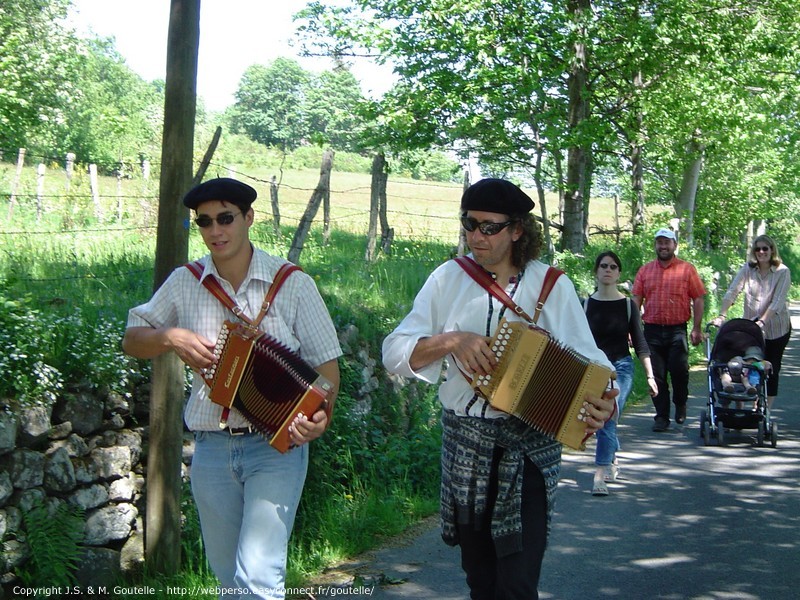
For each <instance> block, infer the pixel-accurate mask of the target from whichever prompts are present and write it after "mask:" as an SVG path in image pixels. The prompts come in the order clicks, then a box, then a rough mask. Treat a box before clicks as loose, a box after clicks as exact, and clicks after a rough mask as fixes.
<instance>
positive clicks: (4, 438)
mask: <svg viewBox="0 0 800 600" xmlns="http://www.w3.org/2000/svg"><path fill="white" fill-rule="evenodd" d="M142 392H143V394H142V395H140V398H139V401H138V402H137V401H136V399H133V400H128V399H126V398H123V397H122V396H120V395H118V394H115V393H113V392H100V393H98V392H92V391H91V390H89V389H75V390H72V391H71V392H69V393H67V394H65V395H64V396H63V397H62V398H61V399H60V400H59V401H58V402H57V403H56V404H55V406H53V407H52V408H51V409H45V408H41V407H35V408H29V409H25V410H17V411H11V410H8V409H6V410H2V409H0V542H2V550H3V551H2V553H0V582H1V583H2V586H3V589H4V590H5V591H6V592H9V590H12V589H13V586H14V584H15V583H17V584H18V583H19V577H18V573H19V570H20V569H24V568H25V565H26V562H27V561H28V560H29V559H30V553H31V552H30V547H29V544H28V541H27V536H26V532H25V528H24V526H23V515H24V513H25V512H26V511H29V510H31V508H33V507H34V506H36V505H37V504H39V503H42V502H44V503H46V504H47V505H48V506H49V507H50V508H51V509H52V508H54V507H55V506H56V505H58V504H60V503H68V504H70V505H74V506H76V507H80V508H81V509H83V511H84V512H83V514H84V515H85V522H84V525H83V542H82V543H83V547H84V548H83V552H82V559H81V565H80V569H79V571H78V574H77V576H78V580H79V583H80V584H82V585H89V584H92V583H93V584H95V585H97V583H98V580H102V582H104V583H105V582H110V583H111V584H112V585H113V584H114V583H116V582H117V581H118V578H119V577H120V576H121V575H123V574H125V573H130V572H133V571H136V570H137V569H139V568H140V567H141V566H142V565H143V562H144V543H143V533H144V525H143V523H144V520H143V514H144V482H145V479H144V465H143V463H142V459H143V457H144V455H145V450H144V446H145V443H146V435H147V428H146V424H147V399H146V390H142ZM142 396H144V397H142ZM6 596H7V597H11V594H10V593H8V594H6ZM0 597H2V591H0Z"/></svg>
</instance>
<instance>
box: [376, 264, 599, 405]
mask: <svg viewBox="0 0 800 600" xmlns="http://www.w3.org/2000/svg"><path fill="white" fill-rule="evenodd" d="M547 268H548V267H547V265H545V264H544V263H542V262H539V261H535V260H534V261H530V262H529V263H528V264H527V265H526V266H525V272H524V274H523V276H522V279H521V281H520V284H519V287H518V289H517V290H516V292H515V293H514V296H513V300H514V302H516V303H517V304H518V305H519V306H520V307H521V308H522V309H523V310H524V311H525V312H526V313H528V314H529V315H532V314H533V312H534V309H535V307H536V300H537V299H538V297H539V293H540V291H541V289H542V283H543V282H544V277H545V274H546V273H547ZM512 288H513V284H511V285H509V286H507V287H506V292H508V293H510V291H511V289H512ZM490 303H491V305H492V309H491V321H490V322H489V335H493V334H494V332H495V330H496V329H497V323H498V320H499V315H500V313H501V310H502V309H503V308H504V305H503V304H502V303H501V302H499V301H498V300H496V299H495V298H494V297H493V296H491V295H490V294H489V292H487V291H486V290H485V289H484V288H483V287H481V286H480V285H479V284H478V283H476V282H475V281H474V280H473V279H472V278H471V277H470V276H469V275H467V273H466V272H465V271H464V270H463V269H462V268H461V267H460V266H459V265H458V264H457V263H456V262H455V261H449V262H447V263H445V264H443V265H441V266H439V267H438V268H437V269H436V270H435V271H433V273H431V275H430V276H429V277H428V280H427V281H426V282H425V285H424V286H423V287H422V289H421V290H420V291H419V293H418V294H417V297H416V298H415V299H414V305H413V307H412V309H411V312H409V313H408V315H406V317H405V318H404V319H403V320H402V321H401V322H400V324H399V325H398V326H397V328H396V329H395V330H394V331H393V332H392V333H391V334H389V336H388V337H387V338H386V339H385V340H384V342H383V364H384V366H385V367H386V369H387V370H388V371H389V372H391V373H396V374H398V375H402V376H405V377H413V378H417V379H420V380H422V381H425V382H427V383H436V382H437V381H438V380H439V378H440V376H441V373H442V361H441V360H439V361H435V362H433V363H431V364H429V365H427V366H425V367H423V368H422V369H419V370H418V371H414V370H413V369H412V368H411V366H410V364H409V359H410V358H411V353H412V352H413V351H414V347H415V346H416V344H417V342H418V341H419V340H420V339H422V338H426V337H430V336H432V335H436V334H439V333H444V332H447V331H471V332H473V333H477V334H479V335H486V333H487V327H486V326H487V319H488V318H489V314H490V309H489V304H490ZM503 316H504V317H505V318H506V319H508V320H509V321H520V320H522V319H520V318H519V317H518V316H517V315H516V314H514V313H513V312H512V311H511V310H509V309H506V310H505V311H504V314H503ZM538 325H539V326H540V327H542V328H544V329H546V330H547V331H549V332H550V334H551V335H552V336H553V337H554V338H555V339H556V340H558V341H560V342H561V343H563V344H564V345H566V346H569V347H570V348H572V349H574V350H576V351H577V352H579V353H580V354H582V355H583V356H585V357H586V358H588V359H589V360H592V361H594V362H598V363H601V364H603V365H605V366H606V367H608V368H610V369H612V370H613V365H611V363H610V362H609V361H608V358H607V357H606V355H605V353H604V352H602V351H601V350H600V349H599V348H598V347H597V344H595V341H594V337H593V336H592V332H591V330H590V329H589V324H588V322H587V321H586V315H585V314H584V312H583V308H582V306H581V303H580V300H579V299H578V296H577V294H576V293H575V287H574V285H573V284H572V281H570V279H569V278H568V277H566V276H565V275H562V276H561V277H559V278H558V280H557V281H556V284H555V286H554V287H553V290H552V291H551V293H550V296H549V297H548V298H547V301H546V302H545V305H544V309H543V310H542V313H541V315H540V317H539V322H538ZM447 363H448V366H447V373H446V375H445V381H444V382H443V383H442V384H441V386H440V387H439V400H440V401H441V403H442V406H443V407H444V408H445V409H446V410H452V411H454V412H455V413H456V414H457V415H459V416H476V417H477V416H481V413H482V411H483V409H484V406H483V405H484V403H483V402H475V403H473V405H472V406H471V407H470V408H469V412H467V407H468V405H469V403H470V401H471V399H472V397H473V390H472V388H471V387H470V385H469V382H468V381H467V380H466V378H465V377H464V376H463V375H462V374H461V373H460V372H459V370H458V368H457V367H456V365H455V364H454V363H455V361H454V360H453V359H452V357H450V360H448V361H447ZM484 416H485V417H487V418H499V417H507V416H508V415H507V414H506V413H504V412H502V411H499V410H496V409H493V408H491V407H489V408H488V409H487V410H486V412H485V414H484Z"/></svg>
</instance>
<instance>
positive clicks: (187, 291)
mask: <svg viewBox="0 0 800 600" xmlns="http://www.w3.org/2000/svg"><path fill="white" fill-rule="evenodd" d="M201 262H202V263H203V264H204V266H205V269H204V271H203V278H205V277H206V276H208V275H209V274H213V275H214V277H216V278H217V280H218V281H219V282H220V284H221V285H222V287H223V288H224V289H225V291H226V292H227V293H228V295H229V296H230V297H231V298H233V299H234V300H235V301H236V303H237V304H238V305H239V306H240V307H241V308H242V309H243V310H244V313H245V314H246V315H248V316H249V317H251V318H254V317H255V316H256V315H257V314H258V312H259V310H260V309H261V304H262V303H263V301H264V296H265V295H266V293H267V290H268V289H269V286H270V284H271V283H272V280H273V277H274V276H275V274H276V273H277V271H278V269H279V268H280V266H281V265H282V264H283V263H285V262H286V261H285V260H284V259H282V258H278V257H275V256H271V255H269V254H267V253H266V252H264V251H263V250H258V249H254V252H253V258H252V260H251V261H250V268H249V270H248V272H247V276H246V277H245V279H244V281H243V282H242V285H241V286H239V291H238V293H235V292H234V291H233V287H232V286H231V285H230V283H228V282H227V281H225V280H224V279H223V278H222V277H220V276H219V274H218V273H217V270H216V268H215V266H214V261H212V260H210V258H209V256H205V257H203V258H202V259H201ZM226 319H228V320H231V321H236V320H237V319H235V318H234V316H233V314H232V313H231V311H230V310H228V309H227V308H225V306H223V305H222V304H221V303H220V301H219V300H217V299H216V298H215V297H214V296H212V295H211V293H210V292H209V291H208V290H207V289H206V288H205V287H204V286H203V285H202V284H201V282H200V281H198V280H197V278H196V277H195V276H194V275H192V274H191V273H190V272H189V270H188V269H186V268H184V267H179V268H178V269H175V271H173V272H172V274H171V275H170V276H169V278H167V280H166V281H165V282H164V283H163V285H162V286H161V287H160V288H159V289H158V290H157V291H156V293H155V294H153V297H152V298H151V299H150V301H149V302H147V303H146V304H142V305H140V306H137V307H135V308H132V309H131V310H130V311H129V313H128V327H156V328H158V327H181V328H185V329H190V330H191V331H194V332H196V333H199V334H201V335H203V336H205V337H206V338H208V339H209V340H211V341H216V339H217V335H218V334H219V331H220V328H221V327H222V322H223V321H224V320H226ZM259 329H261V330H263V331H266V332H268V333H269V334H270V335H271V336H272V337H274V338H275V339H277V340H279V341H280V342H282V343H283V344H285V345H286V346H287V347H288V348H290V349H291V350H294V351H295V352H297V353H298V354H299V355H300V356H301V357H302V358H303V360H305V361H306V362H307V363H309V364H310V365H312V366H314V367H317V366H319V365H321V364H323V363H325V362H328V361H330V360H333V359H335V358H337V357H339V356H341V354H342V350H341V348H340V347H339V340H338V338H337V336H336V330H335V328H334V326H333V322H332V321H331V318H330V315H329V314H328V309H327V308H326V306H325V303H324V302H323V301H322V298H321V297H320V295H319V291H318V290H317V286H316V285H315V284H314V280H313V279H312V278H311V277H309V276H308V275H307V274H306V273H302V272H295V273H292V274H291V275H290V276H289V277H288V278H287V279H286V282H285V283H284V285H283V287H282V288H281V289H280V292H278V295H277V296H276V298H275V301H274V302H273V304H272V306H271V307H270V309H269V312H268V313H267V316H266V317H265V318H264V320H263V321H262V322H261V325H260V327H259ZM208 391H209V389H208V386H206V385H205V382H204V381H203V379H202V377H200V376H199V375H197V374H195V375H194V381H193V384H192V392H191V395H190V396H189V402H188V404H187V406H186V410H185V413H184V420H185V421H186V425H187V426H188V427H189V429H191V430H192V431H216V430H218V429H219V420H220V416H221V414H222V407H221V406H219V405H217V404H214V403H212V402H211V401H210V400H209V399H208ZM228 425H229V426H230V427H243V426H247V425H248V423H247V421H246V420H245V418H244V417H243V416H242V415H241V414H239V413H238V412H237V411H235V410H233V411H231V415H230V417H229V419H228Z"/></svg>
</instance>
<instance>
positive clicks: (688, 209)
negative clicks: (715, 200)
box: [678, 130, 705, 245]
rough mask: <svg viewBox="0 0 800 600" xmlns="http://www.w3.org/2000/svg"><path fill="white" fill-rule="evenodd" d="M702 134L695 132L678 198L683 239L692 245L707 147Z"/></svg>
mask: <svg viewBox="0 0 800 600" xmlns="http://www.w3.org/2000/svg"><path fill="white" fill-rule="evenodd" d="M700 138H701V133H700V131H699V130H695V131H694V133H693V134H692V139H691V141H690V142H689V144H688V146H687V153H688V155H689V162H688V163H687V164H686V167H685V168H684V171H683V182H682V183H681V191H680V194H679V196H678V217H679V218H680V219H681V220H682V222H683V225H682V227H681V229H683V239H684V240H685V241H686V243H687V244H689V245H691V244H692V242H693V241H694V239H693V238H694V206H695V198H696V196H697V185H698V183H699V182H700V172H701V171H702V169H703V152H704V149H705V147H704V146H703V144H702V143H701V142H700Z"/></svg>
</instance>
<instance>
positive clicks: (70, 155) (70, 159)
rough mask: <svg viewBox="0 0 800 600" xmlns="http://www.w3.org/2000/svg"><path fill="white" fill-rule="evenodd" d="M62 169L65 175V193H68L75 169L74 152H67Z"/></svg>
mask: <svg viewBox="0 0 800 600" xmlns="http://www.w3.org/2000/svg"><path fill="white" fill-rule="evenodd" d="M64 171H65V172H66V175H67V181H66V185H65V187H66V190H67V194H69V189H70V187H72V174H73V172H74V171H75V153H74V152H67V162H66V164H65V165H64Z"/></svg>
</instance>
